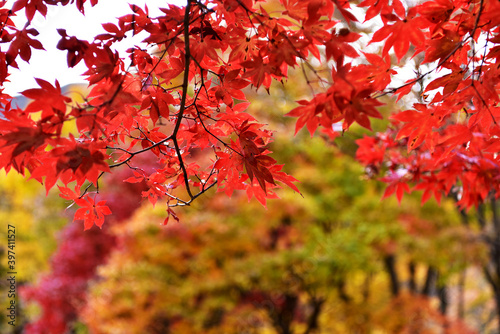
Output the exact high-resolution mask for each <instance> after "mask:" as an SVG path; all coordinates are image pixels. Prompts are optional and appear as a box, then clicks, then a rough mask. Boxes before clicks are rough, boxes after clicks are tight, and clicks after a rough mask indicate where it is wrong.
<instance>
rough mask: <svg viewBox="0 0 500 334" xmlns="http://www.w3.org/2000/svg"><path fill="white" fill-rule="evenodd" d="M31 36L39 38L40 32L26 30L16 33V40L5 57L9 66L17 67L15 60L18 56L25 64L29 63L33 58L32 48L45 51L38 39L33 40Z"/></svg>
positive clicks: (32, 29)
mask: <svg viewBox="0 0 500 334" xmlns="http://www.w3.org/2000/svg"><path fill="white" fill-rule="evenodd" d="M29 35H33V36H38V31H37V30H36V29H34V28H31V29H26V28H25V29H23V30H19V31H17V32H16V33H15V36H14V39H13V40H12V42H11V43H10V46H9V49H8V50H7V53H6V55H5V60H6V61H7V64H8V65H12V66H14V67H17V64H16V62H15V59H16V57H17V56H18V55H19V56H20V57H21V59H22V60H24V61H25V62H29V60H30V58H31V48H35V49H38V50H44V48H43V45H42V43H40V42H39V41H37V40H36V39H32V38H31V37H30V36H29Z"/></svg>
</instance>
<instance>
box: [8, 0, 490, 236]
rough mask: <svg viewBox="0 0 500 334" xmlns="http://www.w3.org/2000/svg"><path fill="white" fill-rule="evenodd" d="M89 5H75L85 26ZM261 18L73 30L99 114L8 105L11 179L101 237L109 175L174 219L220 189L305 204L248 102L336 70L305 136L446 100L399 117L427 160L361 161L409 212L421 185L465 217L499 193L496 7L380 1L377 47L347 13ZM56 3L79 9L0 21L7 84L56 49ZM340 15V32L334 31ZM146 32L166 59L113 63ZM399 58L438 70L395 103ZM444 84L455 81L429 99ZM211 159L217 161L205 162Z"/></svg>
mask: <svg viewBox="0 0 500 334" xmlns="http://www.w3.org/2000/svg"><path fill="white" fill-rule="evenodd" d="M84 2H85V1H81V0H80V1H76V5H77V7H78V9H79V10H80V11H81V12H82V13H83V12H84ZM96 3H97V1H96V0H92V1H91V4H92V5H95V4H96ZM258 3H259V1H254V0H206V1H196V0H188V1H187V5H186V7H184V8H181V7H177V6H174V5H167V7H166V8H162V9H161V11H162V13H163V14H162V15H160V16H158V17H151V15H149V12H148V9H147V7H145V8H144V9H142V8H139V7H138V6H135V5H131V13H130V14H128V15H125V16H122V17H120V18H118V22H117V23H116V24H115V23H105V24H103V29H104V30H105V32H104V33H102V34H100V35H98V36H96V38H95V39H94V41H92V42H90V41H85V40H80V39H78V37H76V36H68V35H67V33H66V31H65V30H64V29H59V30H58V32H59V34H60V36H61V39H60V41H59V43H58V44H57V48H58V49H60V50H63V51H66V52H67V61H68V67H73V66H75V65H76V64H79V63H81V62H83V63H84V64H85V66H86V68H87V71H86V72H85V73H84V75H85V76H86V78H87V81H88V82H89V85H90V89H91V91H90V94H89V96H88V98H87V100H86V102H85V103H83V104H78V105H77V104H73V103H71V100H70V99H69V98H68V97H66V96H64V95H63V94H61V88H60V87H59V84H58V83H57V82H56V83H55V86H54V85H52V84H50V83H48V82H46V81H44V80H41V79H39V80H37V82H38V84H39V85H40V88H38V89H29V90H27V91H25V92H23V95H25V96H26V97H28V98H30V99H31V100H32V102H31V103H30V104H29V105H28V106H27V108H25V109H19V108H12V107H11V105H10V97H9V96H7V95H5V94H0V103H2V109H3V110H2V114H3V119H2V120H0V154H1V157H0V168H4V169H5V170H7V171H9V170H10V169H11V168H14V169H15V170H17V171H18V172H19V173H24V172H25V170H28V171H29V173H30V174H31V177H33V178H35V179H37V180H39V181H40V182H43V183H44V184H45V186H46V188H47V190H49V189H50V188H52V187H53V186H54V185H55V184H56V183H58V182H59V184H60V185H61V187H60V189H61V190H62V192H63V194H62V195H63V197H65V198H71V199H74V200H75V202H77V204H78V205H80V206H82V209H81V210H79V211H77V216H76V219H82V220H84V221H85V222H86V227H87V228H88V227H90V226H91V225H92V224H97V225H99V226H101V225H102V223H103V219H104V216H105V215H108V214H109V209H108V208H107V205H106V203H105V202H104V200H96V199H95V198H94V193H93V192H87V190H88V189H90V187H89V184H93V185H94V186H95V187H97V186H98V179H99V178H100V177H101V176H102V175H103V174H104V173H110V172H111V171H112V170H113V169H114V168H117V167H120V166H123V167H127V166H128V167H129V168H132V169H134V171H135V177H134V178H132V179H128V180H125V181H126V182H136V181H139V180H146V183H147V184H148V187H149V189H148V190H146V191H144V192H143V193H142V195H143V197H144V198H147V199H148V200H149V201H150V202H151V203H153V204H155V203H156V202H157V201H158V200H161V199H163V200H165V201H167V202H168V205H169V208H168V209H167V211H168V213H169V216H170V214H173V211H172V210H171V209H170V207H171V206H178V205H181V206H182V205H189V204H190V203H191V202H192V201H193V200H194V199H196V198H197V197H198V196H200V195H201V194H203V193H204V192H206V191H207V190H209V189H210V188H212V187H215V188H217V189H218V190H219V191H224V192H226V193H227V194H228V195H231V194H232V192H233V191H234V190H245V191H246V192H247V194H248V196H249V197H250V198H251V197H254V196H255V197H256V198H257V199H258V200H259V201H260V202H262V203H263V204H265V200H266V198H272V197H275V193H274V192H273V189H275V188H276V187H278V186H279V184H280V183H281V184H284V185H287V186H290V187H292V188H293V189H294V190H296V191H298V189H297V188H296V187H295V186H294V182H295V181H296V180H295V179H294V178H293V177H291V176H289V175H287V174H286V173H284V172H283V171H281V168H282V167H281V165H278V164H277V162H276V161H275V160H274V159H272V158H271V157H269V153H270V151H269V149H268V145H269V143H270V142H271V140H272V138H271V132H270V131H269V130H267V129H265V126H264V125H263V124H260V123H259V122H258V121H257V120H256V119H254V118H253V117H252V116H251V115H249V114H248V113H247V112H246V111H245V110H246V109H247V107H248V103H247V102H246V98H245V94H244V92H243V91H242V89H243V88H245V87H247V86H249V85H251V86H253V87H255V88H257V89H258V88H259V87H261V86H263V87H264V88H265V89H266V90H268V91H269V89H270V86H271V82H272V80H273V79H274V80H278V81H282V82H283V81H285V80H286V78H287V74H288V70H289V68H290V67H293V68H297V67H302V70H303V71H304V73H305V72H306V71H305V70H306V68H307V69H313V68H314V65H313V64H315V63H324V64H328V66H329V67H330V71H329V74H328V75H327V76H320V75H319V74H318V72H316V71H314V70H313V73H315V74H316V75H317V76H318V81H319V82H320V83H322V87H324V89H323V90H322V91H316V92H314V93H313V94H314V96H312V97H311V99H303V100H301V101H298V103H299V106H298V107H297V108H295V109H293V110H292V111H291V112H290V113H289V115H290V116H293V117H297V118H298V120H297V126H296V129H297V131H298V130H299V129H301V128H302V127H304V126H306V127H307V128H308V130H309V131H310V132H311V134H313V133H314V132H315V131H316V129H317V128H318V126H322V127H323V128H324V129H323V131H325V132H326V133H328V134H330V135H331V136H335V133H334V132H333V131H332V126H333V125H334V124H335V123H339V122H341V123H342V130H343V131H345V130H347V129H348V128H349V127H350V126H351V125H352V124H353V123H355V122H356V123H358V124H360V125H361V126H363V127H365V128H368V129H370V128H371V125H370V118H381V117H382V116H381V114H380V113H379V111H378V110H377V108H378V107H380V106H381V105H382V104H383V103H382V102H381V101H380V97H381V96H384V95H389V94H395V95H398V99H400V98H401V97H402V96H403V95H407V94H409V93H410V92H411V90H412V87H413V86H415V85H422V90H423V91H433V90H439V92H438V93H437V94H435V96H434V97H433V98H432V101H430V102H427V101H420V103H418V104H415V105H414V109H410V110H406V111H403V112H400V113H396V114H394V115H393V116H392V119H393V120H394V122H395V123H397V124H399V125H396V126H399V127H400V130H399V132H398V133H397V139H398V140H399V139H402V140H406V142H407V148H408V150H409V151H411V152H412V153H411V154H413V156H412V158H410V157H409V156H405V155H404V154H400V155H398V154H396V153H395V152H396V151H395V150H386V146H388V145H389V146H391V145H392V142H391V140H392V139H390V136H388V135H387V136H386V135H384V136H382V137H380V138H382V139H379V140H382V141H383V140H389V142H388V143H385V144H383V145H382V146H383V147H384V148H383V149H384V150H386V151H387V153H388V154H389V156H386V155H385V154H384V155H383V156H381V155H380V150H381V149H380V148H374V147H371V148H370V147H366V146H365V147H361V148H360V152H361V153H359V155H360V159H361V160H362V161H363V160H365V161H370V164H373V165H374V168H375V167H376V168H377V169H379V170H380V169H381V164H384V162H385V161H389V162H390V163H389V174H388V175H387V176H386V178H385V180H386V181H387V182H389V184H390V185H389V188H388V190H387V194H390V193H392V192H395V193H396V194H397V196H398V198H399V199H400V198H401V196H402V194H403V193H404V192H405V191H409V190H410V188H409V186H408V185H406V184H407V183H408V182H416V183H417V188H418V189H424V191H425V194H426V195H424V198H427V197H428V196H427V194H428V193H429V192H433V193H434V194H436V196H440V195H437V193H440V192H442V191H444V192H450V190H451V188H452V186H453V185H457V184H458V185H459V187H460V188H461V189H462V191H461V192H462V197H461V198H462V200H461V204H462V205H464V206H470V205H473V204H477V203H478V202H480V201H482V200H484V198H485V197H486V195H487V194H488V192H489V190H491V189H498V186H497V182H498V179H499V177H498V173H497V172H496V170H498V168H496V166H497V161H496V160H497V156H496V154H495V150H496V148H497V146H498V145H500V144H499V137H498V132H499V130H500V129H499V128H498V125H497V121H496V119H497V118H498V110H497V109H498V106H497V104H498V102H499V101H498V92H497V89H498V87H497V86H498V82H499V80H498V78H499V75H500V71H499V69H498V66H497V65H496V61H497V59H498V58H499V56H498V54H499V52H498V50H499V46H497V44H498V43H499V42H500V38H499V36H500V34H499V33H500V31H499V29H500V28H499V25H500V21H499V19H498V15H495V14H494V13H497V12H498V10H499V9H500V5H499V4H498V2H497V1H493V0H472V1H460V0H454V1H453V0H435V1H428V2H425V3H422V4H419V5H417V6H415V7H411V8H408V7H407V5H406V4H403V3H402V2H401V1H399V0H393V1H390V2H389V1H371V0H365V1H362V2H361V3H359V4H358V5H357V6H358V7H359V8H364V9H365V13H366V14H365V21H371V20H378V19H380V20H379V22H381V23H379V24H378V27H377V24H375V25H374V26H375V27H377V28H376V31H374V33H373V34H371V33H356V32H352V31H350V29H349V28H348V26H349V25H350V24H351V23H352V22H358V18H356V16H355V15H354V14H353V11H352V10H351V7H350V4H349V2H347V1H338V0H336V1H333V0H332V1H330V0H306V1H298V0H287V1H285V0H282V1H280V3H281V6H282V10H281V12H279V11H278V12H273V13H272V14H269V13H268V12H266V10H265V9H264V8H263V7H262V5H260V6H259V4H258ZM57 4H62V5H68V4H69V0H66V1H48V0H37V1H26V0H18V1H16V2H15V4H14V6H13V8H12V9H11V10H8V9H5V8H0V25H1V28H0V40H1V42H3V43H9V48H8V50H7V51H0V84H2V85H3V84H4V83H5V82H6V80H7V77H8V73H9V70H10V68H12V67H17V61H18V59H19V58H20V59H21V60H24V61H29V59H30V58H31V49H33V48H34V49H42V48H43V46H42V45H41V43H40V42H39V41H37V40H36V36H37V34H38V32H37V31H36V27H32V26H31V25H32V21H31V20H32V18H33V17H34V16H35V15H45V14H46V12H47V6H48V5H57ZM0 5H5V2H0ZM2 7H3V6H2ZM23 10H24V12H25V16H26V18H27V23H26V25H25V26H24V27H23V28H22V29H19V28H18V27H16V26H15V25H14V23H13V22H12V20H11V19H10V18H11V16H12V15H18V14H20V13H21V12H22V11H23ZM336 11H337V13H340V15H341V20H339V18H334V13H335V12H336ZM357 24H360V25H363V23H357ZM139 32H142V33H144V34H146V37H145V39H144V42H145V43H147V44H148V46H149V47H152V48H154V50H159V51H157V52H149V50H147V49H143V48H139V47H134V48H130V49H129V50H128V53H129V54H128V58H129V59H128V60H125V58H122V57H121V56H120V55H119V54H118V53H117V52H116V51H113V44H114V43H116V42H119V41H121V40H123V39H124V38H126V37H127V36H131V35H134V34H137V33H139ZM363 36H364V37H368V38H369V39H370V41H369V43H370V44H372V45H379V46H380V48H381V55H379V54H377V53H376V52H375V53H362V52H360V51H358V50H359V45H361V44H360V43H361V41H360V40H361V37H363ZM391 50H393V51H391ZM392 52H393V53H394V54H395V56H396V58H397V62H398V63H399V62H401V61H402V60H403V59H405V60H406V59H410V57H414V56H415V55H417V54H423V64H426V63H427V64H430V63H432V62H437V66H436V67H435V68H434V69H433V70H431V71H429V72H427V73H424V74H421V75H418V77H416V78H415V79H413V80H409V81H407V82H406V84H404V85H403V86H400V87H395V88H391V87H389V85H391V83H392V81H393V80H392V79H393V76H394V75H396V74H397V72H396V70H395V69H394V68H395V65H393V64H392V61H391V54H392ZM128 61H130V62H131V66H130V67H128V68H127V67H126V66H125V62H128ZM434 70H443V71H444V70H446V71H448V72H451V73H449V74H445V75H443V76H441V77H439V78H436V76H434V80H433V81H432V82H430V83H428V84H427V85H424V83H425V80H427V79H428V77H429V76H428V74H430V73H436V72H435V71H434ZM305 79H306V80H305V81H306V84H309V83H310V81H309V79H308V78H307V75H305ZM311 88H312V87H311ZM313 91H314V89H313ZM464 114H465V117H464ZM73 121H76V126H77V130H78V133H77V134H74V135H69V136H67V135H64V133H65V132H64V131H63V128H64V127H65V124H67V123H68V122H73ZM360 144H361V145H364V144H366V142H363V141H361V142H360ZM395 146H397V145H395ZM395 146H394V147H395ZM391 147H393V146H391ZM147 151H151V152H153V153H154V154H155V155H156V156H157V159H158V162H159V163H160V166H161V167H160V168H158V169H157V170H155V171H153V172H152V173H147V172H145V171H144V170H141V169H140V168H138V167H136V166H135V163H134V161H135V160H136V157H137V156H138V155H140V154H143V153H145V152H147ZM389 151H390V152H389ZM199 152H204V155H203V156H204V157H205V156H206V155H207V154H211V157H212V160H211V161H209V162H207V161H204V159H200V161H198V160H197V159H196V156H197V155H198V153H199ZM373 155H375V156H376V157H374V156H373ZM375 160H376V161H375ZM385 166H387V164H385ZM403 171H404V172H403ZM483 182H487V183H483ZM478 184H488V186H477V185H478ZM70 189H75V190H74V191H73V190H70ZM182 189H183V190H182ZM82 193H83V195H82ZM174 217H175V215H174Z"/></svg>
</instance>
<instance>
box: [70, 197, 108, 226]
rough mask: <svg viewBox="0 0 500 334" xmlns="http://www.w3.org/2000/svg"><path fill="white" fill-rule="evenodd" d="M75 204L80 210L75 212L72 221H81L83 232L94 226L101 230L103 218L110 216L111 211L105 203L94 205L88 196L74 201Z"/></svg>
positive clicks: (100, 202)
mask: <svg viewBox="0 0 500 334" xmlns="http://www.w3.org/2000/svg"><path fill="white" fill-rule="evenodd" d="M75 203H76V204H78V206H80V208H79V209H77V210H76V212H75V217H74V220H83V226H84V230H89V229H91V228H92V226H94V225H96V226H98V227H99V228H102V225H103V224H104V218H105V216H107V215H110V214H111V210H110V209H109V207H108V206H107V205H105V204H106V201H99V202H97V203H95V202H94V199H93V198H92V197H90V196H89V195H85V196H84V197H83V198H78V199H75Z"/></svg>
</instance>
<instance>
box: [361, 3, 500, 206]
mask: <svg viewBox="0 0 500 334" xmlns="http://www.w3.org/2000/svg"><path fill="white" fill-rule="evenodd" d="M499 8H500V7H499V5H498V3H497V2H494V1H472V2H461V1H451V0H450V1H444V0H438V1H428V2H425V3H423V4H421V5H419V6H417V7H415V8H413V9H411V12H412V15H411V20H412V22H415V21H416V22H415V23H414V24H413V27H418V29H419V31H420V32H419V33H418V35H417V34H413V35H412V34H411V32H407V33H406V34H408V36H413V37H411V38H413V39H414V40H412V39H411V38H410V41H411V42H412V44H414V45H415V52H414V53H413V54H417V53H419V52H424V53H425V55H424V60H423V63H430V62H437V66H436V67H435V68H436V69H437V70H440V71H442V72H444V73H445V74H444V75H441V76H440V77H437V78H436V76H434V77H432V78H430V79H428V78H427V77H426V76H427V74H429V73H425V74H423V75H420V76H419V77H417V78H416V79H415V80H411V81H409V82H407V83H406V84H405V86H403V87H401V89H399V91H396V93H399V92H401V95H403V94H406V93H408V92H409V91H410V87H411V86H413V85H417V86H420V88H421V91H422V92H423V93H424V94H423V95H422V97H421V98H420V101H419V102H418V103H415V104H414V105H413V108H412V109H408V110H404V111H400V112H397V113H394V114H392V116H391V120H392V126H391V129H389V130H388V131H387V132H386V133H384V134H377V135H376V136H375V137H374V138H368V137H366V138H363V139H361V140H359V141H358V144H359V146H360V148H359V150H358V153H357V156H358V159H359V160H360V161H361V162H362V163H363V164H364V165H365V166H367V167H368V168H369V170H370V171H371V172H374V173H375V174H377V173H379V172H381V171H382V172H384V173H385V176H384V177H383V178H382V180H383V181H385V182H387V183H388V187H387V189H386V192H385V195H384V196H385V197H387V196H389V195H391V194H393V193H395V194H396V196H397V198H398V200H401V198H402V196H403V194H404V192H411V191H413V190H422V191H423V197H422V201H423V202H425V201H427V200H428V199H429V198H430V197H431V196H434V197H435V198H436V199H437V200H438V201H440V199H441V196H442V195H443V194H447V195H453V196H454V197H456V198H457V199H458V204H459V205H460V206H461V207H462V208H469V207H471V206H474V205H478V204H481V203H482V202H484V201H485V200H486V198H487V197H488V196H490V195H493V196H495V197H498V196H499V195H500V192H499V189H500V183H499V182H500V169H499V163H500V161H499V160H498V156H497V152H498V147H499V145H500V141H499V137H498V134H499V131H500V127H499V126H498V120H499V116H500V114H499V109H498V102H499V97H498V89H499V88H500V87H499V80H498V79H499V76H500V71H499V69H498V66H497V64H496V62H497V57H498V55H497V53H498V51H497V50H498V46H496V44H497V43H498V42H500V39H499V38H498V36H499V33H500V27H499V24H500V22H499V21H498V18H496V17H494V15H492V13H493V12H496V13H498V9H499ZM395 10H396V9H395ZM409 14H410V11H408V14H407V17H408V16H409ZM390 15H392V16H394V14H390ZM398 15H399V14H398ZM383 16H384V15H383ZM384 17H385V16H384ZM396 24H398V23H395V24H394V25H396ZM388 27H391V26H388V25H385V26H384V28H382V29H381V30H379V31H378V32H376V33H375V34H374V39H375V41H379V40H381V38H379V37H380V34H382V37H387V33H386V32H385V31H386V30H387V29H388ZM412 29H413V28H412ZM379 32H380V33H379ZM389 40H391V37H389V38H388V39H387V41H389ZM372 41H373V40H372ZM395 43H396V42H395ZM394 48H395V53H396V55H397V56H398V58H401V57H402V56H403V55H406V54H407V51H408V47H407V46H404V47H402V46H401V45H400V46H397V45H396V44H394ZM398 48H402V49H400V50H403V51H404V52H403V51H398ZM387 51H388V47H387V42H386V45H385V47H384V51H383V52H384V53H387ZM436 90H437V92H436ZM429 92H433V93H434V95H433V97H432V98H430V97H428V96H427V94H428V93H429ZM400 97H401V96H400ZM400 97H399V98H400ZM410 185H412V186H411V187H410Z"/></svg>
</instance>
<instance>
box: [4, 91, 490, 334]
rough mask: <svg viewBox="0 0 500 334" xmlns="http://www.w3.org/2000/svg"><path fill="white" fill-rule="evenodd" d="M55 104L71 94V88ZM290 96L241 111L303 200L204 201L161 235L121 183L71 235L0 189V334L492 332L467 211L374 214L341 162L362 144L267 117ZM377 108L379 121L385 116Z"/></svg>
mask: <svg viewBox="0 0 500 334" xmlns="http://www.w3.org/2000/svg"><path fill="white" fill-rule="evenodd" d="M302 90H303V89H302ZM66 91H67V93H68V94H70V95H71V96H72V97H73V98H74V99H76V100H77V99H78V97H79V96H80V97H81V96H83V95H84V88H83V87H82V86H78V85H74V86H67V87H66ZM300 91H301V88H300V87H295V88H294V87H292V88H290V87H288V88H287V89H285V87H284V86H283V85H281V84H276V85H275V87H273V89H272V90H271V92H272V94H271V95H269V94H267V93H266V92H265V91H260V92H248V94H249V95H248V99H249V100H252V101H253V102H252V106H251V108H252V109H251V110H250V112H251V113H253V114H255V115H257V118H258V119H259V120H261V121H263V120H264V121H266V122H267V123H268V124H269V127H270V128H272V129H275V130H276V133H275V141H274V143H273V145H272V147H271V150H272V151H273V152H274V153H273V155H272V156H273V157H274V158H275V159H276V160H278V161H281V162H283V163H285V167H284V170H285V171H286V172H287V173H289V174H291V175H293V176H294V177H296V178H297V179H298V180H300V183H299V184H298V187H299V189H300V191H301V192H302V194H303V197H301V196H300V195H299V194H297V193H293V192H292V191H289V190H288V189H281V190H280V191H278V192H277V193H276V197H279V198H276V199H272V200H268V201H267V203H266V206H263V205H262V204H261V203H259V202H258V201H256V200H255V199H253V200H252V201H250V202H249V201H248V199H247V196H246V194H244V193H235V194H233V196H232V197H231V198H228V197H227V196H226V195H225V194H224V193H216V192H215V191H213V192H212V193H209V194H207V195H206V196H203V197H202V198H200V199H199V200H197V201H196V203H195V204H194V205H193V206H192V207H189V208H181V209H177V210H176V212H177V213H178V214H179V218H180V222H176V221H175V220H173V219H171V220H170V221H169V223H168V224H167V225H165V226H164V225H163V224H162V223H163V220H164V219H165V215H166V212H165V206H164V205H162V203H157V205H156V207H155V208H153V207H151V205H150V204H149V203H148V202H144V203H143V202H141V198H140V197H141V196H140V192H141V190H142V189H143V188H142V187H143V185H142V184H140V183H137V184H130V183H124V182H121V181H120V180H123V179H124V177H125V178H126V174H127V173H130V171H129V170H127V169H124V170H119V171H117V173H118V175H116V176H111V177H108V178H107V179H105V180H104V182H103V184H102V185H101V189H102V190H101V194H102V198H103V199H106V200H107V203H108V204H109V206H110V207H111V209H112V211H113V212H114V216H113V217H112V218H110V219H107V221H106V223H105V225H104V227H103V229H102V230H100V229H98V228H96V227H95V226H94V228H92V229H91V230H89V231H85V232H84V231H83V224H82V223H81V222H72V221H71V218H70V217H72V212H73V211H72V210H73V208H72V207H70V208H67V206H68V205H69V203H67V202H65V200H63V199H61V198H59V197H58V196H57V195H56V194H52V193H49V194H48V196H47V197H46V196H45V190H44V189H43V187H42V186H41V185H40V184H38V183H37V182H35V181H30V182H26V181H25V180H24V179H23V178H22V177H20V176H18V175H14V174H9V175H8V176H5V175H2V176H1V180H0V192H1V198H2V200H1V202H0V217H1V220H2V221H3V222H4V223H6V224H7V223H10V224H15V226H16V228H17V231H16V262H17V267H18V268H17V269H18V276H17V284H18V290H19V291H20V292H21V294H20V296H19V299H18V306H19V308H18V311H19V314H18V319H17V320H18V323H19V325H18V326H16V327H15V331H14V332H16V333H61V334H63V333H78V334H83V333H126V334H128V333H279V334H291V333H294V334H295V333H300V334H302V333H303V334H306V333H493V332H494V329H495V328H496V327H495V326H496V311H495V307H494V301H493V299H492V298H493V297H492V293H491V291H490V288H489V285H488V284H487V281H486V280H485V279H484V278H483V273H482V269H481V268H482V267H483V266H484V265H486V264H487V263H488V249H487V247H486V245H485V243H484V242H483V241H482V239H481V237H480V234H479V230H478V229H476V228H475V225H474V221H473V220H472V217H474V212H469V213H464V212H459V211H457V209H456V207H455V206H454V202H453V200H452V199H446V198H444V199H443V200H442V203H441V205H438V204H437V203H435V201H434V200H430V201H429V202H427V203H426V204H425V205H421V198H420V197H419V195H411V196H406V197H405V198H404V199H403V201H402V202H401V204H398V203H397V201H396V200H395V198H393V197H391V198H388V199H384V200H383V201H382V200H381V198H382V194H383V191H384V189H385V186H384V185H383V184H382V183H379V182H378V181H376V180H372V179H370V177H369V175H368V174H367V173H365V171H364V170H363V168H362V167H361V166H360V164H359V163H357V162H356V161H355V159H354V157H355V154H356V148H357V146H356V143H355V140H357V139H359V138H362V137H363V135H364V134H365V130H363V129H361V128H359V127H356V126H353V127H352V129H350V130H349V132H347V133H345V134H343V135H342V136H340V137H338V138H336V139H335V141H331V140H330V138H329V136H328V135H327V134H319V135H318V136H315V137H314V138H311V137H310V135H309V134H308V133H307V132H306V131H300V132H299V133H298V134H297V135H296V136H294V135H293V134H294V128H295V124H294V123H295V122H294V120H293V119H291V118H284V117H283V115H284V113H286V112H288V111H289V110H290V109H292V108H293V106H294V105H295V104H294V102H293V101H295V100H296V99H297V96H299V95H300V94H299V92H300ZM385 102H387V105H386V106H384V107H383V108H382V110H381V111H382V112H385V113H387V111H388V110H389V109H390V108H392V107H394V105H392V104H391V102H390V101H385ZM19 103H23V101H20V102H19ZM373 126H374V131H382V130H383V129H385V128H386V126H387V124H386V123H385V122H384V121H378V122H375V123H374V125H373ZM202 158H203V156H196V157H193V159H202ZM142 159H143V162H142V164H143V165H149V166H150V168H154V163H153V162H152V161H153V160H152V159H151V160H150V159H149V158H148V157H144V158H142ZM471 211H473V210H471ZM483 214H485V215H486V216H488V215H489V214H491V213H489V212H485V213H484V212H483ZM464 216H467V217H470V218H468V220H467V223H464V222H465V221H464ZM6 232H7V231H6V230H5V231H4V230H2V231H0V234H1V236H0V237H1V238H3V240H5V239H6ZM2 247H4V248H1V249H0V250H1V251H2V252H3V253H4V255H5V252H6V249H5V246H2ZM2 258H4V256H2ZM1 265H2V267H1V270H2V277H5V276H6V272H7V269H6V268H5V265H6V262H5V261H2V262H1ZM2 284H4V285H6V284H7V282H5V281H4V282H2ZM4 287H5V286H4ZM0 298H2V299H4V300H2V305H5V302H6V300H5V299H6V298H7V295H6V293H2V294H1V295H0ZM5 314H6V313H5V312H2V313H1V315H0V317H2V319H0V320H1V321H0V323H1V324H2V326H3V327H2V328H0V332H2V333H9V332H10V331H11V328H10V327H9V326H8V325H7V321H6V319H5Z"/></svg>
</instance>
